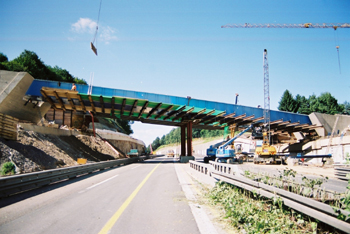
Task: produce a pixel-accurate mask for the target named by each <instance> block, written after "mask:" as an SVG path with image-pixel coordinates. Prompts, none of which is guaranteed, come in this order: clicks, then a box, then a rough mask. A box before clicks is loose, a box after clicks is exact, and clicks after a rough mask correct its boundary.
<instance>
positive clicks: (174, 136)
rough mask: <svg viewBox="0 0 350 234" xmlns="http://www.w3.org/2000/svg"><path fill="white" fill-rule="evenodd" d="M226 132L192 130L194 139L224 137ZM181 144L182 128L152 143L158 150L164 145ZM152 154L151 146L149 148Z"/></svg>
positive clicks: (175, 129) (173, 130)
mask: <svg viewBox="0 0 350 234" xmlns="http://www.w3.org/2000/svg"><path fill="white" fill-rule="evenodd" d="M223 134H224V130H207V129H195V128H193V129H192V138H210V137H217V136H223ZM180 142H181V128H174V129H172V130H171V131H170V132H169V133H168V134H166V135H163V136H162V137H161V138H159V137H157V138H156V139H155V140H154V141H153V142H152V143H151V145H152V149H153V150H156V149H158V148H159V147H160V146H162V145H170V144H180ZM147 151H148V152H150V151H151V150H150V145H149V146H148V147H147Z"/></svg>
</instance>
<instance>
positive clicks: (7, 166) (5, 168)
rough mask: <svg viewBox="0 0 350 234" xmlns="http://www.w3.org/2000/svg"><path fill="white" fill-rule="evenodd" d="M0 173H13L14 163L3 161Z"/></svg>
mask: <svg viewBox="0 0 350 234" xmlns="http://www.w3.org/2000/svg"><path fill="white" fill-rule="evenodd" d="M0 171H1V175H3V176H4V175H14V174H15V173H16V172H15V165H14V164H13V163H12V162H5V163H4V164H3V165H2V167H1V170H0Z"/></svg>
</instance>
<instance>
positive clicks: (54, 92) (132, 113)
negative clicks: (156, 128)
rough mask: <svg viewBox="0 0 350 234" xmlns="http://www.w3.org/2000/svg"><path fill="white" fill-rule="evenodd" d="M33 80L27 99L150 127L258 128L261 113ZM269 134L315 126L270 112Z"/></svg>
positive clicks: (305, 118)
mask: <svg viewBox="0 0 350 234" xmlns="http://www.w3.org/2000/svg"><path fill="white" fill-rule="evenodd" d="M71 85H72V84H71V83H63V82H61V83H60V82H55V81H44V80H34V81H33V83H32V85H31V87H30V88H29V89H28V91H27V95H30V96H44V97H45V99H46V100H47V101H48V102H50V104H51V105H52V106H53V107H54V108H57V109H65V110H77V111H91V112H94V113H98V114H102V115H105V116H113V115H115V116H116V117H119V118H122V119H128V120H135V121H141V122H144V123H150V124H159V125H170V126H181V125H183V124H184V123H187V122H189V121H191V122H193V128H202V129H222V128H223V127H225V126H228V125H230V124H237V125H246V124H251V123H257V124H262V120H263V109H261V108H254V107H247V106H241V105H234V104H227V103H219V102H212V101H206V100H199V99H191V98H183V97H176V96H170V95H162V94H153V93H147V92H137V91H129V90H121V89H111V88H102V87H92V92H91V95H88V94H87V93H88V89H89V87H88V86H87V85H77V91H71V90H70V88H71ZM270 116H271V117H270V118H271V130H272V133H274V132H276V133H282V132H284V131H286V132H294V131H304V132H305V131H306V132H308V131H311V130H313V129H314V128H316V127H315V126H312V125H310V124H311V121H310V119H309V117H308V116H307V115H300V114H294V113H288V112H282V111H271V113H270Z"/></svg>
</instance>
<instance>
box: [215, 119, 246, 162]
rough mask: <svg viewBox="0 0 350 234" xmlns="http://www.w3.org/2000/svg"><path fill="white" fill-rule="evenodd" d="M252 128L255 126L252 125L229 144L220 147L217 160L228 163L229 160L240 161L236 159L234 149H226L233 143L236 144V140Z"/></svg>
mask: <svg viewBox="0 0 350 234" xmlns="http://www.w3.org/2000/svg"><path fill="white" fill-rule="evenodd" d="M252 127H253V125H250V126H249V127H247V128H246V129H244V130H243V131H242V132H240V133H239V134H238V135H236V136H235V137H233V138H232V139H230V140H229V141H228V142H226V143H225V144H223V145H222V146H220V147H219V148H218V150H217V151H216V158H217V159H218V161H227V160H228V159H233V161H238V159H237V158H236V150H235V149H234V148H227V149H226V147H227V146H228V145H230V144H232V142H234V140H236V139H237V138H238V137H240V136H242V135H243V134H244V133H245V132H247V131H248V130H250V129H251V128H252Z"/></svg>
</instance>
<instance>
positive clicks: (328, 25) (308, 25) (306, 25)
mask: <svg viewBox="0 0 350 234" xmlns="http://www.w3.org/2000/svg"><path fill="white" fill-rule="evenodd" d="M221 28H333V29H334V30H336V29H338V28H350V23H322V24H312V23H304V24H249V23H245V24H226V25H223V26H221Z"/></svg>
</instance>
